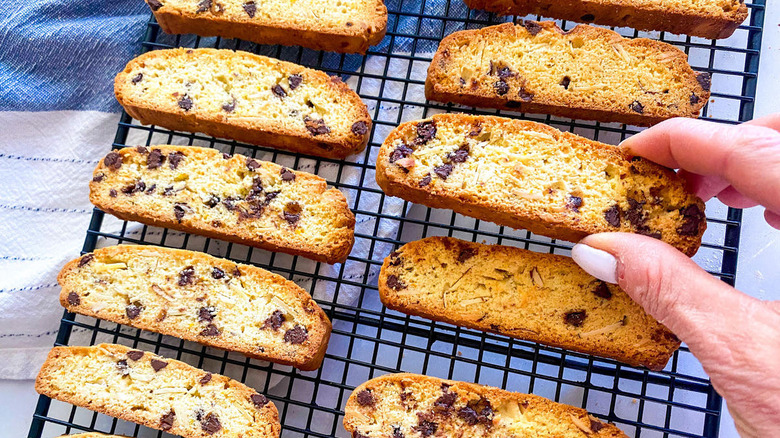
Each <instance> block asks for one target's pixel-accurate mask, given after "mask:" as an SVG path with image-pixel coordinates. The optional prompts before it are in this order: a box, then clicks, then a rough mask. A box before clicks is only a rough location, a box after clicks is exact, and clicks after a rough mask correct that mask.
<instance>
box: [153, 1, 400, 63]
mask: <svg viewBox="0 0 780 438" xmlns="http://www.w3.org/2000/svg"><path fill="white" fill-rule="evenodd" d="M147 3H150V2H149V1H147ZM159 3H161V6H152V5H151V4H150V7H151V8H152V11H153V12H154V16H155V18H156V19H157V22H158V23H159V24H160V27H161V28H162V29H163V31H165V32H166V33H170V34H182V33H194V34H197V35H201V36H221V37H225V38H238V39H242V40H245V41H252V42H256V43H259V44H282V45H287V46H292V45H295V46H303V47H308V48H310V49H315V50H326V51H331V52H339V53H366V51H367V50H368V47H369V46H373V45H376V44H379V43H380V42H381V41H382V39H383V38H384V36H385V32H386V31H387V7H385V4H384V2H383V1H382V0H366V1H365V5H363V6H364V9H365V10H364V11H361V12H363V14H362V15H361V16H358V17H355V19H353V20H352V21H345V22H343V23H324V22H323V21H322V20H316V18H314V16H312V17H313V19H312V20H311V22H300V23H295V22H293V21H291V20H286V19H282V18H283V17H274V16H265V15H261V14H257V15H255V16H254V17H250V16H249V14H248V12H247V11H246V9H245V8H244V7H240V6H239V5H238V2H236V4H230V5H229V7H230V10H229V11H227V12H225V11H215V10H213V9H214V8H213V7H212V8H209V9H208V10H206V11H202V12H198V10H199V8H198V6H197V5H196V4H192V6H193V7H192V10H183V9H182V8H178V7H176V6H172V5H170V2H168V1H164V0H163V1H160V2H159ZM242 3H243V2H242ZM248 3H251V4H254V2H251V1H250V2H247V3H244V4H248ZM239 8H240V10H238V9H239ZM261 8H262V6H260V8H259V9H261ZM253 15H254V12H253ZM297 18H301V17H297Z"/></svg>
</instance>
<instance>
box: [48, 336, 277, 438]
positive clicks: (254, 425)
mask: <svg viewBox="0 0 780 438" xmlns="http://www.w3.org/2000/svg"><path fill="white" fill-rule="evenodd" d="M35 389H36V391H38V392H39V393H40V394H42V395H45V396H48V397H51V398H53V399H57V400H61V401H64V402H68V403H71V404H74V405H76V406H82V407H85V408H89V409H91V410H94V411H97V412H100V413H103V414H106V415H110V416H112V417H117V418H121V419H123V420H126V421H132V422H135V423H138V424H141V425H143V426H146V427H150V428H153V429H158V430H162V431H165V432H168V433H170V434H173V435H179V436H182V437H184V438H207V437H209V438H219V437H224V438H241V437H250V436H251V437H258V438H276V437H278V436H279V433H280V430H281V425H280V424H279V415H278V413H277V410H276V406H274V404H273V403H272V402H270V401H269V400H268V398H266V397H265V396H264V395H262V394H258V393H257V391H255V390H254V389H252V388H249V387H248V386H246V385H243V384H241V383H239V382H236V381H235V380H232V379H229V378H227V377H225V376H221V375H218V374H212V373H208V372H206V371H203V370H200V369H197V368H195V367H192V366H190V365H187V364H185V363H184V362H179V361H177V360H173V359H168V358H165V357H160V356H157V355H155V354H153V353H150V352H145V351H141V350H135V349H131V348H129V347H125V346H122V345H113V344H100V345H97V346H93V347H55V348H53V349H52V350H51V352H50V353H49V356H48V358H47V359H46V361H45V362H44V364H43V367H42V368H41V372H40V373H39V374H38V378H37V379H36V382H35Z"/></svg>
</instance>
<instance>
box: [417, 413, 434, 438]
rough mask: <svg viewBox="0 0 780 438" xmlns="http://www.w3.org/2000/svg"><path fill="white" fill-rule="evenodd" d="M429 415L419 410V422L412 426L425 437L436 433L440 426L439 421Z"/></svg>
mask: <svg viewBox="0 0 780 438" xmlns="http://www.w3.org/2000/svg"><path fill="white" fill-rule="evenodd" d="M428 415H430V414H429V413H423V412H418V413H417V417H418V419H419V422H418V423H417V426H414V427H413V428H412V429H413V430H415V431H417V432H419V433H420V435H421V436H423V437H429V436H431V435H433V434H435V433H436V430H437V429H438V428H439V423H437V422H435V421H432V420H431V419H430V418H429V416H428Z"/></svg>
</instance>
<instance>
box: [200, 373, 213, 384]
mask: <svg viewBox="0 0 780 438" xmlns="http://www.w3.org/2000/svg"><path fill="white" fill-rule="evenodd" d="M211 377H212V375H211V373H206V374H204V375H203V377H201V378H200V380H199V381H198V383H200V384H201V385H205V384H207V383H209V382H211Z"/></svg>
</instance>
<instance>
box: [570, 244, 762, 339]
mask: <svg viewBox="0 0 780 438" xmlns="http://www.w3.org/2000/svg"><path fill="white" fill-rule="evenodd" d="M572 258H573V259H574V261H575V262H577V264H579V265H580V267H582V268H583V269H584V270H585V271H587V272H588V273H589V274H591V275H593V276H595V277H597V278H599V279H600V280H603V281H606V282H609V283H617V284H619V285H620V287H621V288H622V289H623V290H625V291H626V293H628V295H629V296H630V297H631V298H632V299H633V300H634V301H636V302H637V303H639V305H641V306H642V307H643V308H644V309H645V311H646V312H647V313H649V314H650V315H652V316H653V317H654V318H655V319H657V320H658V321H660V322H661V323H662V324H664V325H665V326H667V327H668V328H669V329H670V330H671V331H673V332H674V333H675V334H676V335H677V336H678V337H680V339H682V340H683V341H684V342H686V343H688V344H689V346H691V347H692V348H695V346H694V345H691V344H692V343H693V344H695V343H696V342H697V341H699V340H700V338H702V337H703V338H707V337H709V335H711V332H710V333H707V329H708V328H709V327H710V326H713V328H715V327H716V326H718V325H722V322H723V321H724V320H730V319H732V318H733V316H734V310H735V309H737V308H739V307H740V306H743V305H745V304H744V302H743V301H750V300H752V299H751V298H750V297H748V296H746V295H743V294H740V293H736V291H735V290H734V289H733V288H731V287H730V286H728V285H726V284H725V283H723V282H722V281H720V280H717V279H715V278H714V277H713V276H712V275H710V274H708V273H707V272H705V271H704V270H703V269H701V268H700V267H699V266H698V265H697V264H696V263H694V262H693V260H691V259H689V258H688V257H687V256H685V255H684V254H682V253H681V252H679V251H677V250H676V249H674V248H673V247H671V246H669V245H668V244H666V243H664V242H661V241H659V240H656V239H653V238H650V237H647V236H641V235H638V234H630V233H603V234H595V235H592V236H588V237H586V238H585V239H583V240H582V241H581V242H580V243H578V244H577V245H575V246H574V248H573V249H572ZM702 335H703V336H702ZM702 341H706V339H702Z"/></svg>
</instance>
